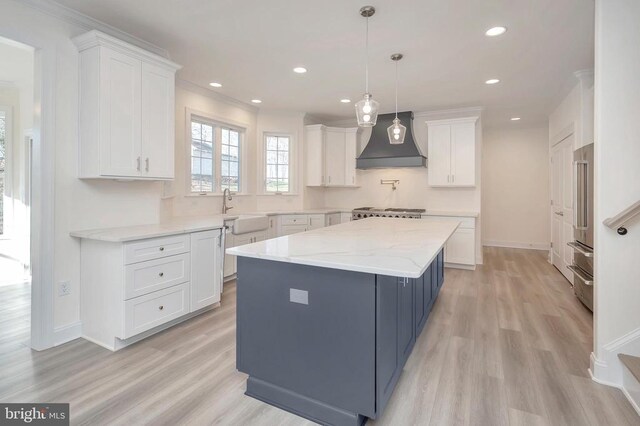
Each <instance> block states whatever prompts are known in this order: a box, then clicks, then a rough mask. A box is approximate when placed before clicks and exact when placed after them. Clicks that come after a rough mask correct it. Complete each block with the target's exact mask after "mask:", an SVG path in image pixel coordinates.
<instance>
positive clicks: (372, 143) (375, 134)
mask: <svg viewBox="0 0 640 426" xmlns="http://www.w3.org/2000/svg"><path fill="white" fill-rule="evenodd" d="M394 118H396V115H395V114H380V115H378V122H377V123H376V125H375V126H373V128H372V129H371V137H370V138H369V143H367V146H366V147H365V148H364V151H362V154H360V156H359V157H358V158H357V159H356V168H358V169H375V168H384V167H426V164H427V159H426V157H425V156H424V155H422V153H421V152H420V149H419V148H418V146H417V145H416V142H415V141H414V139H413V112H411V111H406V112H399V113H398V118H399V119H400V121H401V122H402V124H404V125H405V126H406V127H407V133H406V135H405V137H404V143H402V144H397V145H392V144H390V143H389V135H388V133H387V127H389V126H391V125H392V124H393V119H394Z"/></svg>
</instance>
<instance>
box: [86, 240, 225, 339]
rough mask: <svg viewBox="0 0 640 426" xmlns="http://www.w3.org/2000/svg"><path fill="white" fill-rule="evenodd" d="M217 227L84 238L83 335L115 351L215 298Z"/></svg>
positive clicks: (217, 295)
mask: <svg viewBox="0 0 640 426" xmlns="http://www.w3.org/2000/svg"><path fill="white" fill-rule="evenodd" d="M221 232H222V230H220V229H214V230H208V231H200V232H193V233H190V234H182V235H173V236H167V237H158V238H147V239H143V240H138V241H131V242H122V243H121V242H106V241H99V240H91V239H83V240H82V242H81V257H82V262H81V268H80V269H81V271H80V274H81V281H82V291H81V293H80V294H81V296H80V297H81V305H80V316H81V319H82V336H83V337H84V338H85V339H87V340H90V341H92V342H94V343H97V344H99V345H101V346H104V347H105V348H108V349H110V350H112V351H115V350H118V349H121V348H123V347H125V346H127V345H128V344H130V343H133V342H135V341H137V340H140V339H142V338H144V337H146V336H148V335H149V334H152V333H154V332H157V331H159V330H161V329H162V328H166V327H168V326H170V325H172V324H173V323H174V322H177V321H180V320H181V318H182V319H186V318H189V317H190V314H194V313H197V312H198V311H199V310H201V309H203V308H206V307H208V306H212V305H214V304H216V303H219V302H220V292H221V284H222V283H221V281H222V280H221V278H222V271H221V270H220V268H221V264H222V263H221V260H222V247H221V243H222V240H221V236H222V234H221ZM191 316H192V315H191Z"/></svg>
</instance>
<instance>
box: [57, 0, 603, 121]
mask: <svg viewBox="0 0 640 426" xmlns="http://www.w3.org/2000/svg"><path fill="white" fill-rule="evenodd" d="M58 1H59V3H62V4H64V5H66V6H68V7H71V8H73V9H76V10H78V11H80V12H82V13H84V14H86V15H89V16H91V17H93V18H96V19H98V20H101V21H103V22H106V23H108V24H110V25H112V26H114V27H117V28H119V29H121V30H124V31H126V32H128V33H130V34H132V35H134V36H137V37H139V38H142V39H144V40H147V41H149V42H151V43H154V44H156V45H158V46H160V47H163V48H166V49H167V50H168V51H169V52H170V56H171V58H172V59H173V60H175V61H176V62H178V63H180V64H182V65H183V66H184V68H183V69H182V70H181V71H180V72H179V74H178V77H179V78H181V79H184V80H188V81H191V82H193V83H196V84H198V85H201V86H204V87H208V83H209V82H210V81H219V82H221V83H222V84H223V85H224V86H223V87H222V88H221V89H211V90H215V91H216V92H219V93H222V94H224V95H227V96H230V97H233V98H236V99H238V100H241V101H244V102H249V101H250V100H251V99H254V98H259V99H262V100H263V103H262V105H261V108H275V109H284V110H294V111H305V112H308V113H310V114H313V115H315V116H318V117H320V118H324V119H327V120H329V119H340V118H348V117H351V116H352V115H353V103H352V104H341V103H340V102H339V100H340V99H341V98H344V97H348V98H351V99H352V100H354V101H357V100H358V98H359V97H361V95H362V93H363V91H364V30H365V20H364V18H362V17H361V16H360V15H359V13H358V10H359V8H360V7H361V6H363V5H365V4H372V5H373V6H375V7H376V9H377V13H376V14H375V15H374V16H373V17H372V18H371V20H370V46H371V47H370V70H371V77H370V82H371V83H370V90H371V93H372V94H373V96H374V98H376V99H377V100H378V101H380V102H381V108H382V111H383V112H391V111H392V110H393V108H394V104H393V102H394V101H393V99H394V66H393V62H392V61H391V60H390V59H389V56H390V55H391V54H392V53H395V52H400V53H403V54H404V55H405V58H404V59H403V60H402V61H401V62H400V68H399V72H400V87H399V108H400V110H413V111H423V110H428V109H441V108H457V107H464V106H484V107H486V116H485V117H486V121H485V122H487V121H488V122H489V123H490V124H492V125H499V124H500V123H504V124H507V123H509V120H508V119H509V117H511V116H520V117H522V120H521V121H520V122H519V123H518V124H517V125H520V126H522V125H527V124H531V123H533V122H535V123H539V122H541V121H546V118H547V116H548V114H549V113H550V112H551V110H552V109H553V107H554V106H555V105H556V104H557V103H558V101H559V100H560V99H561V98H562V96H563V95H564V94H566V93H568V90H569V88H570V87H571V86H570V85H571V84H572V73H573V72H574V71H576V70H579V69H585V68H592V67H593V34H594V23H593V20H594V18H593V16H594V2H593V0H561V1H558V0H404V1H398V0H395V1H394V0H371V1H370V0H359V1H353V0H322V1H315V2H310V1H303V0H298V1H292V0H268V1H265V0H261V1H258V0H253V1H238V0H190V1H180V0H135V1H131V0H109V1H105V0H58ZM495 25H504V26H506V27H508V31H507V33H506V34H504V35H502V36H499V37H494V38H489V37H485V36H484V31H485V30H486V29H487V28H489V27H492V26H495ZM300 65H302V66H305V67H306V68H307V69H308V70H309V72H308V73H307V74H304V75H299V74H295V73H293V72H292V68H293V67H295V66H300ZM494 77H495V78H499V79H500V80H501V82H500V83H499V84H497V85H493V86H487V85H485V84H484V81H485V80H487V79H489V78H494Z"/></svg>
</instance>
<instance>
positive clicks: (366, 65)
mask: <svg viewBox="0 0 640 426" xmlns="http://www.w3.org/2000/svg"><path fill="white" fill-rule="evenodd" d="M366 28H367V30H366V36H365V46H366V47H365V52H366V59H365V79H364V80H365V93H369V17H368V16H367V26H366Z"/></svg>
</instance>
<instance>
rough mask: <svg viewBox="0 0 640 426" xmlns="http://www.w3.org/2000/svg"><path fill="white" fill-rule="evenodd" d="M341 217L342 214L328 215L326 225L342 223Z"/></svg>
mask: <svg viewBox="0 0 640 426" xmlns="http://www.w3.org/2000/svg"><path fill="white" fill-rule="evenodd" d="M341 222H342V221H341V215H340V213H331V214H328V215H327V219H326V225H327V226H333V225H337V224H339V223H341Z"/></svg>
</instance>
